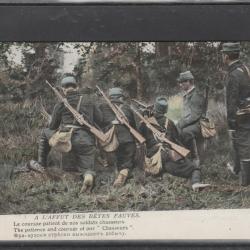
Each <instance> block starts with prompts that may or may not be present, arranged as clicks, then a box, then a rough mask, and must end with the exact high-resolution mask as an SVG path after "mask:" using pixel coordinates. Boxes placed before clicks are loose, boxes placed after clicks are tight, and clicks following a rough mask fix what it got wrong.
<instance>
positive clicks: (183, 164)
mask: <svg viewBox="0 0 250 250" xmlns="http://www.w3.org/2000/svg"><path fill="white" fill-rule="evenodd" d="M167 109H168V104H167V99H166V98H165V97H157V98H156V101H155V104H154V109H153V115H152V116H151V117H149V118H148V121H149V122H150V123H151V124H152V125H153V126H154V127H155V128H156V129H157V130H158V131H160V132H162V133H165V135H166V137H167V138H168V139H169V140H170V141H172V142H174V143H176V144H179V145H180V136H179V133H178V130H177V128H176V126H175V124H174V122H173V121H172V120H170V119H168V118H167V117H166V113H167ZM140 131H141V133H142V135H143V136H144V137H145V138H146V147H147V157H148V158H151V157H153V156H154V155H155V154H156V153H157V152H159V148H160V147H161V149H160V153H161V163H162V164H161V165H162V169H161V173H163V172H167V173H169V174H171V175H173V176H178V177H182V178H187V179H191V184H192V188H193V189H194V190H199V189H200V188H203V187H206V186H208V184H202V183H201V172H200V169H199V168H197V167H196V166H195V164H194V163H193V162H192V161H190V160H189V159H187V158H181V159H179V160H174V159H173V158H172V156H171V151H170V148H169V146H168V145H165V144H162V143H160V142H159V141H157V140H156V139H155V137H154V135H153V133H152V131H151V130H150V129H149V128H147V126H146V125H145V124H144V123H141V126H140Z"/></svg>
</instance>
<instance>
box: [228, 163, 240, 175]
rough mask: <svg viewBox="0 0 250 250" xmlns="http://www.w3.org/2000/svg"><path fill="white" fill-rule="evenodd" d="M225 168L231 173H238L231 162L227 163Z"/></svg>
mask: <svg viewBox="0 0 250 250" xmlns="http://www.w3.org/2000/svg"><path fill="white" fill-rule="evenodd" d="M227 170H228V171H229V172H230V173H231V174H232V175H238V174H239V171H237V169H236V167H235V165H234V164H233V163H232V162H228V163H227Z"/></svg>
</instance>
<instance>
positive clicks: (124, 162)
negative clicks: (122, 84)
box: [100, 88, 136, 187]
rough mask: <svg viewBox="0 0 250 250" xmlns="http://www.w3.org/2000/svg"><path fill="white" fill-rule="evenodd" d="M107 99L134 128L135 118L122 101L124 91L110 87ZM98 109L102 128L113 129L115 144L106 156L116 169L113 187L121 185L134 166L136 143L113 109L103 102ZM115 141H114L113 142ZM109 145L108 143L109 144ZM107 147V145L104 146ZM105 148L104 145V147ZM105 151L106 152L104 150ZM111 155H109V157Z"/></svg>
mask: <svg viewBox="0 0 250 250" xmlns="http://www.w3.org/2000/svg"><path fill="white" fill-rule="evenodd" d="M108 95H109V99H110V101H111V103H112V104H114V105H116V106H119V108H120V109H121V111H122V113H123V115H124V118H126V120H127V121H128V123H129V124H130V125H131V126H132V127H133V128H135V127H136V124H135V118H134V114H133V111H132V110H131V108H130V107H129V105H127V104H126V103H125V101H124V97H125V96H124V93H123V90H122V89H121V88H111V89H109V93H108ZM100 110H101V112H102V118H103V120H102V130H103V131H104V132H105V133H108V131H113V133H114V136H115V140H114V137H113V136H112V138H113V140H112V143H113V144H116V145H115V147H114V145H112V152H111V151H110V150H109V153H107V154H108V156H109V157H108V158H112V159H111V161H112V163H110V164H112V165H113V166H114V167H115V168H116V169H117V170H118V174H117V176H116V179H115V181H114V183H113V186H114V187H121V186H123V185H124V184H125V182H126V180H127V178H128V176H129V173H130V172H131V170H132V168H133V167H134V157H135V151H136V144H135V139H134V137H133V135H132V134H131V132H130V130H129V129H128V128H127V127H126V126H125V125H124V124H121V123H120V122H119V121H118V119H117V117H116V115H115V113H114V111H113V110H112V109H111V107H110V106H109V105H108V104H107V103H103V104H101V105H100ZM114 141H116V143H114ZM109 146H110V145H109ZM106 147H107V146H106ZM104 150H105V147H104ZM106 152H108V151H107V150H106ZM110 156H111V157H110Z"/></svg>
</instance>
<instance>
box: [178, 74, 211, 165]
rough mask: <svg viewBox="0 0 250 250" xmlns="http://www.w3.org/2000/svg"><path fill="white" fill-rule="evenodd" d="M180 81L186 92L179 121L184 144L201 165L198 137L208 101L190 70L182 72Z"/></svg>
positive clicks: (196, 162) (197, 163)
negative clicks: (199, 89) (196, 84)
mask: <svg viewBox="0 0 250 250" xmlns="http://www.w3.org/2000/svg"><path fill="white" fill-rule="evenodd" d="M178 83H179V86H180V88H181V90H183V91H184V92H185V94H184V96H183V111H182V118H181V119H180V120H179V121H178V123H177V128H178V130H179V132H180V135H181V139H182V141H183V143H184V145H185V146H186V147H187V148H188V149H189V150H190V151H191V154H192V158H193V160H194V162H195V164H196V165H197V166H199V155H198V149H197V138H199V137H200V136H201V127H200V120H201V119H202V118H203V117H205V113H206V101H205V98H204V96H203V95H202V94H200V93H199V92H198V91H197V89H196V87H195V84H194V76H193V74H192V73H191V72H190V71H186V72H183V73H180V76H179V78H178Z"/></svg>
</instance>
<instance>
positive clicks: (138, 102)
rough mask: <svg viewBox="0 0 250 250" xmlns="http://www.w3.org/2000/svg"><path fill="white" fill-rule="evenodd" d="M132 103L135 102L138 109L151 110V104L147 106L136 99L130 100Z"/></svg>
mask: <svg viewBox="0 0 250 250" xmlns="http://www.w3.org/2000/svg"><path fill="white" fill-rule="evenodd" d="M131 100H132V101H133V102H135V103H136V104H137V105H139V106H140V107H142V108H144V109H152V108H153V106H154V105H153V104H150V105H147V104H145V103H143V102H141V101H138V100H136V99H131Z"/></svg>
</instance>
